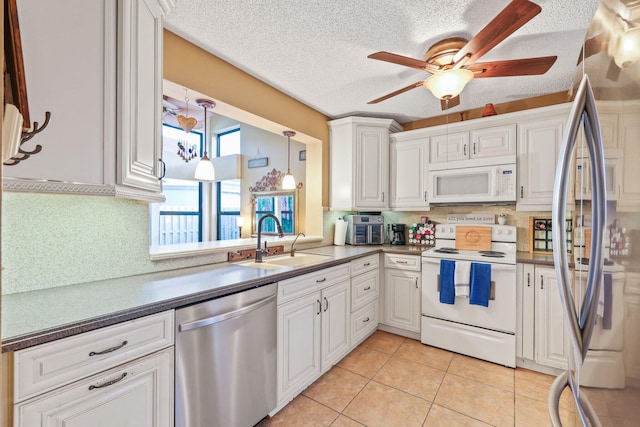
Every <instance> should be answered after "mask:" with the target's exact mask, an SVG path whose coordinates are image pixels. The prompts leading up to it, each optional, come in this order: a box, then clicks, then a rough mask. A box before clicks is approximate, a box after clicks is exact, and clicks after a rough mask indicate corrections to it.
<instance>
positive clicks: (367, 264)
mask: <svg viewBox="0 0 640 427" xmlns="http://www.w3.org/2000/svg"><path fill="white" fill-rule="evenodd" d="M370 265H371V263H370V262H365V263H364V264H362V266H363V267H369V266H370Z"/></svg>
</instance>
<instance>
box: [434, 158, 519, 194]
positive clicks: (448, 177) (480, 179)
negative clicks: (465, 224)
mask: <svg viewBox="0 0 640 427" xmlns="http://www.w3.org/2000/svg"><path fill="white" fill-rule="evenodd" d="M428 177H429V179H428V183H427V191H428V193H427V197H428V201H429V203H430V204H437V203H447V204H448V203H508V202H515V201H516V165H515V163H510V164H504V165H493V166H477V167H470V168H461V169H446V170H438V171H430V172H429V174H428Z"/></svg>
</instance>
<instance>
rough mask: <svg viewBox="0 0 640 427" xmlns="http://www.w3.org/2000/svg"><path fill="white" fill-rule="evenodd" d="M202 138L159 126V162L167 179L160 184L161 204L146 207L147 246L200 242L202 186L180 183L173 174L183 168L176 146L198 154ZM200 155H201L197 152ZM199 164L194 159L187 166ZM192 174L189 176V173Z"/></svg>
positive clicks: (177, 129) (192, 132) (177, 175)
mask: <svg viewBox="0 0 640 427" xmlns="http://www.w3.org/2000/svg"><path fill="white" fill-rule="evenodd" d="M202 139H203V138H202V134H201V133H200V132H197V131H195V130H194V131H191V132H190V133H189V134H187V135H185V132H184V131H183V130H182V129H180V128H177V127H173V126H170V125H167V124H164V125H163V126H162V145H163V147H162V151H163V155H162V157H163V159H164V161H165V163H167V165H168V169H167V171H170V172H171V173H169V177H165V178H164V179H163V181H162V194H163V195H164V196H165V198H166V200H165V202H164V203H154V204H152V205H150V222H151V227H150V229H151V233H150V236H149V237H150V241H151V242H150V243H151V245H175V244H179V243H193V242H201V241H202V240H203V236H202V234H203V233H202V217H203V214H202V184H201V183H199V182H197V181H191V180H188V179H180V174H179V173H178V172H177V171H176V170H177V169H178V167H175V166H173V167H172V165H173V164H176V165H180V166H182V165H185V161H184V160H183V159H182V158H180V157H179V156H178V150H179V148H178V142H180V143H181V144H182V145H184V146H185V147H193V146H195V147H196V150H197V149H198V148H197V147H200V149H199V150H200V151H202ZM200 155H202V152H200ZM198 160H199V158H198V157H196V158H194V159H192V160H190V161H189V164H191V163H193V164H194V165H195V163H196V162H197V161H198ZM191 173H192V172H191Z"/></svg>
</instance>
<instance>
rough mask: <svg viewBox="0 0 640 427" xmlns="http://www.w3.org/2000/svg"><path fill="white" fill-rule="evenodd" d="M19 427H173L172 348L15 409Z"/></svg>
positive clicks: (17, 406)
mask: <svg viewBox="0 0 640 427" xmlns="http://www.w3.org/2000/svg"><path fill="white" fill-rule="evenodd" d="M14 416H15V417H16V422H15V426H17V427H57V426H62V425H64V426H66V427H85V426H136V427H138V426H140V427H169V426H172V425H173V347H171V348H167V349H165V350H162V351H160V352H158V353H155V354H153V355H151V356H148V357H144V358H142V359H138V360H135V361H133V362H130V363H128V364H125V365H122V366H120V367H118V368H116V369H112V370H110V371H107V372H103V373H100V374H98V375H94V376H93V377H89V378H87V379H85V380H82V381H79V382H75V383H73V384H71V385H69V386H67V387H63V388H60V389H57V390H53V391H51V392H49V393H47V394H44V395H42V396H40V397H37V398H35V399H32V400H29V401H26V402H24V403H22V404H18V405H16V406H15V411H14Z"/></svg>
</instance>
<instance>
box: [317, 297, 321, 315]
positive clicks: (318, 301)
mask: <svg viewBox="0 0 640 427" xmlns="http://www.w3.org/2000/svg"><path fill="white" fill-rule="evenodd" d="M316 302H317V303H318V312H317V313H316V314H317V315H318V316H319V315H320V312H321V311H322V303H321V302H320V300H319V299H317V300H316Z"/></svg>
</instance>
